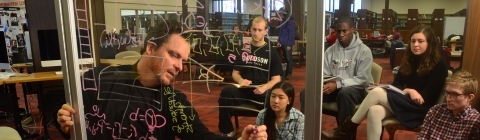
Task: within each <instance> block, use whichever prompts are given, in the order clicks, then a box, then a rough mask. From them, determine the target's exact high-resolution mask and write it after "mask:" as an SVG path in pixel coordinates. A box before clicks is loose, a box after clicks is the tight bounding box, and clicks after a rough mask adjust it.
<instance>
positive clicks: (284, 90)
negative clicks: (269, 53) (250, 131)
mask: <svg viewBox="0 0 480 140" xmlns="http://www.w3.org/2000/svg"><path fill="white" fill-rule="evenodd" d="M294 100H295V91H294V88H293V86H292V85H291V84H289V83H287V82H278V83H277V84H275V85H274V86H273V87H272V92H271V94H270V99H269V101H268V102H267V108H265V109H263V110H262V111H260V113H258V116H257V120H256V122H255V125H256V126H260V125H263V124H264V125H266V126H267V128H268V129H267V135H268V140H303V130H304V128H303V127H304V122H305V117H304V115H303V113H302V112H300V111H299V110H297V109H295V108H293V101H294Z"/></svg>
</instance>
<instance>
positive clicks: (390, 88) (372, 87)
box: [367, 84, 405, 95]
mask: <svg viewBox="0 0 480 140" xmlns="http://www.w3.org/2000/svg"><path fill="white" fill-rule="evenodd" d="M377 87H380V88H383V89H386V90H390V91H394V92H396V93H400V94H403V95H405V92H403V90H401V89H398V88H397V87H395V86H393V85H390V84H380V85H372V86H368V87H367V90H372V89H374V88H377Z"/></svg>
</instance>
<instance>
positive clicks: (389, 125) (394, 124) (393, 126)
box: [382, 71, 452, 140]
mask: <svg viewBox="0 0 480 140" xmlns="http://www.w3.org/2000/svg"><path fill="white" fill-rule="evenodd" d="M451 75H452V71H448V76H447V77H450V76H451ZM444 88H445V87H444ZM443 94H445V93H443V91H442V93H441V95H440V96H439V98H438V100H437V104H442V103H445V96H443ZM382 125H383V127H384V128H385V130H386V131H387V133H388V135H389V136H390V138H389V140H393V139H394V138H395V132H396V131H397V130H406V131H413V132H420V130H422V126H420V127H417V128H414V129H410V128H408V127H406V126H404V125H402V124H401V123H400V121H398V119H397V118H396V117H388V118H385V119H383V120H382Z"/></svg>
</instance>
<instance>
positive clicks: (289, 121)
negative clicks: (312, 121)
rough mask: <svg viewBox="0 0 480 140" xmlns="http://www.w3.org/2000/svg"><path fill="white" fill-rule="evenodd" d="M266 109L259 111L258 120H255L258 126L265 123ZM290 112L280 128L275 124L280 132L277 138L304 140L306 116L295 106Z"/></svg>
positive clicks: (278, 139) (281, 139)
mask: <svg viewBox="0 0 480 140" xmlns="http://www.w3.org/2000/svg"><path fill="white" fill-rule="evenodd" d="M265 111H266V109H263V110H262V111H260V113H258V116H257V120H256V121H255V125H256V126H259V125H263V118H264V117H265ZM289 114H290V115H288V118H285V121H283V124H282V127H281V128H280V129H278V127H277V124H275V128H276V129H277V132H278V135H277V140H303V129H304V122H305V116H304V115H303V113H302V112H300V111H298V110H297V109H295V108H292V109H290V113H289Z"/></svg>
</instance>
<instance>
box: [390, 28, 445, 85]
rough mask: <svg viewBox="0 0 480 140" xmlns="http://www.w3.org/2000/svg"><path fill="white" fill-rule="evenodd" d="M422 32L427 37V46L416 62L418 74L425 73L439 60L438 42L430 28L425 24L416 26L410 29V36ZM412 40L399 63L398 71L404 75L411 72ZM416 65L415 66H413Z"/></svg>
mask: <svg viewBox="0 0 480 140" xmlns="http://www.w3.org/2000/svg"><path fill="white" fill-rule="evenodd" d="M416 33H422V34H423V35H425V37H426V38H427V43H428V47H427V50H425V53H423V54H422V56H421V60H420V62H418V64H419V66H418V69H417V71H418V75H420V76H423V75H426V74H427V73H428V72H430V70H432V69H433V67H435V65H436V64H437V63H438V61H440V54H439V52H438V44H439V42H438V41H437V36H436V35H435V32H434V31H433V29H432V28H430V27H427V26H418V27H417V28H415V29H413V30H412V33H411V34H410V38H411V37H412V36H413V34H416ZM411 42H412V41H410V45H408V46H407V48H406V53H405V56H404V57H403V60H402V63H401V64H400V73H401V74H402V75H404V76H407V75H410V74H411V73H412V63H415V62H414V61H415V60H414V56H415V54H413V52H412V50H411V47H412V43H411ZM415 67H416V66H415Z"/></svg>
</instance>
